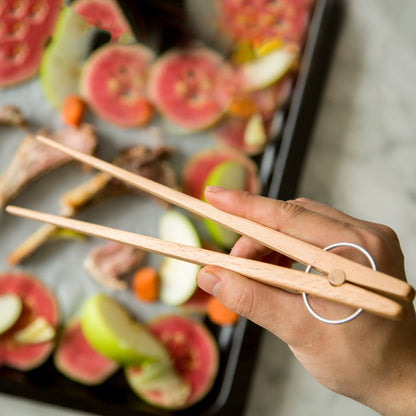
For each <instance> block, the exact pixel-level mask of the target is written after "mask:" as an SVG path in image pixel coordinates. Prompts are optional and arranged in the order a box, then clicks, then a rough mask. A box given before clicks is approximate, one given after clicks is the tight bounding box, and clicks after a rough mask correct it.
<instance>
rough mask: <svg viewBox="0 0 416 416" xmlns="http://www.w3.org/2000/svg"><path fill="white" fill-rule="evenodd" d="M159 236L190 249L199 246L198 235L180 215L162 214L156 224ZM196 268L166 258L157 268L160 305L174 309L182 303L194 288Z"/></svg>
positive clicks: (173, 213) (195, 285)
mask: <svg viewBox="0 0 416 416" xmlns="http://www.w3.org/2000/svg"><path fill="white" fill-rule="evenodd" d="M159 237H160V238H161V239H162V240H166V241H174V242H176V243H181V244H185V245H188V246H192V247H201V241H200V239H199V236H198V233H197V231H196V229H195V227H194V225H193V224H192V222H191V221H190V220H189V218H188V217H187V216H186V215H185V214H183V213H182V212H179V211H175V210H170V211H166V212H165V213H164V214H163V215H162V217H161V218H160V221H159ZM199 269H200V266H198V265H197V264H193V263H188V262H185V261H182V260H177V259H174V258H170V257H166V258H164V259H163V261H162V264H161V266H160V268H159V277H160V292H159V298H160V300H161V301H162V302H163V303H166V304H168V305H172V306H177V305H181V304H182V303H184V302H186V301H187V300H188V299H189V298H190V297H191V296H192V295H193V293H194V292H195V290H196V288H197V283H196V275H197V273H198V271H199Z"/></svg>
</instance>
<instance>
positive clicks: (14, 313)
mask: <svg viewBox="0 0 416 416" xmlns="http://www.w3.org/2000/svg"><path fill="white" fill-rule="evenodd" d="M22 306H23V305H22V301H21V299H20V297H19V296H17V295H15V294H14V293H7V294H4V295H1V296H0V335H1V334H3V333H4V332H6V331H7V330H9V329H10V328H11V327H12V326H13V325H14V324H15V323H16V321H17V320H18V319H19V316H20V314H21V313H22Z"/></svg>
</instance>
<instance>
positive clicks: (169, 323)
mask: <svg viewBox="0 0 416 416" xmlns="http://www.w3.org/2000/svg"><path fill="white" fill-rule="evenodd" d="M149 328H150V330H151V331H152V333H153V334H154V335H155V336H156V337H157V338H158V339H160V340H161V341H162V342H163V343H164V344H165V346H166V348H167V349H168V350H169V353H170V356H171V357H172V360H173V362H174V363H175V367H176V370H177V372H178V373H179V375H180V376H181V378H182V379H183V380H185V381H186V382H187V383H189V385H190V387H191V391H190V393H189V394H188V396H187V397H185V399H184V398H183V394H180V395H178V396H175V394H174V393H175V390H174V389H173V391H172V389H171V390H168V389H166V385H168V384H169V383H171V373H170V371H165V372H164V371H162V370H160V369H157V370H155V372H154V373H156V374H157V377H155V378H154V379H153V381H152V382H150V381H147V380H143V379H142V378H141V373H142V372H143V368H142V367H127V368H126V377H127V381H128V383H129V384H130V386H131V387H132V389H133V391H135V392H136V394H137V395H138V396H139V397H141V398H142V399H143V400H144V401H146V402H148V403H150V404H152V405H154V406H158V407H164V408H169V409H172V410H175V409H184V408H187V407H190V406H192V405H193V404H195V403H197V402H198V401H200V400H201V399H203V398H204V397H205V395H206V394H207V393H208V392H209V391H210V390H211V388H212V386H213V384H214V381H215V378H216V376H217V374H218V366H219V353H218V346H217V344H216V341H215V339H214V337H213V336H212V334H211V333H210V332H209V330H208V329H207V328H206V327H205V325H204V324H203V323H201V322H199V321H196V320H193V319H191V318H188V317H185V316H180V315H169V316H165V317H162V318H159V319H157V320H156V321H154V322H152V323H151V324H150V326H149ZM147 371H149V370H147ZM156 380H157V382H156Z"/></svg>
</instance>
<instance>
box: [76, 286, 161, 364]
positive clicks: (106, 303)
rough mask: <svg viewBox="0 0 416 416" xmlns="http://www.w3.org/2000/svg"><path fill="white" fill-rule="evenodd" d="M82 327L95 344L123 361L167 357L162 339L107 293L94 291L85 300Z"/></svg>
mask: <svg viewBox="0 0 416 416" xmlns="http://www.w3.org/2000/svg"><path fill="white" fill-rule="evenodd" d="M81 327H82V330H83V332H84V335H85V337H86V338H87V340H88V342H89V343H90V344H91V345H92V347H94V348H95V349H96V350H97V351H99V352H101V353H102V354H103V355H105V356H107V357H108V358H111V359H113V360H114V361H117V362H118V363H120V364H126V365H128V364H131V365H134V364H140V363H142V362H145V361H159V360H166V359H167V357H168V352H167V351H166V349H165V347H164V346H163V345H162V344H161V343H160V341H158V340H157V339H156V338H155V337H154V336H153V335H152V334H151V333H150V332H149V330H148V329H147V328H146V327H145V326H144V325H142V324H141V323H140V322H138V321H137V320H135V319H134V318H133V317H132V316H131V315H130V314H129V312H128V310H127V309H126V308H124V306H122V305H121V304H120V303H119V302H118V301H116V300H115V299H113V298H111V297H109V296H107V295H104V294H98V295H94V296H92V297H90V298H89V299H88V300H87V301H86V303H85V305H84V307H83V311H82V316H81Z"/></svg>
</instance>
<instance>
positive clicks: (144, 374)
mask: <svg viewBox="0 0 416 416" xmlns="http://www.w3.org/2000/svg"><path fill="white" fill-rule="evenodd" d="M135 370H136V368H135V367H130V368H129V367H127V368H126V372H125V374H126V378H127V382H128V383H129V385H130V386H131V388H132V389H133V391H134V392H136V393H137V394H138V395H139V396H140V397H141V398H142V399H144V400H146V397H147V396H148V395H152V393H153V392H155V391H156V392H157V395H158V396H159V397H160V398H161V399H162V398H163V402H162V403H161V404H162V406H163V405H165V406H167V407H173V408H180V407H182V406H184V405H185V404H186V401H187V399H188V397H189V395H190V394H191V392H192V387H191V384H190V383H189V381H188V380H186V379H185V378H184V377H181V375H180V374H179V373H178V372H177V371H176V369H175V368H174V366H173V365H172V363H171V362H165V361H160V362H156V363H145V364H144V365H143V366H141V367H140V371H135Z"/></svg>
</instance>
